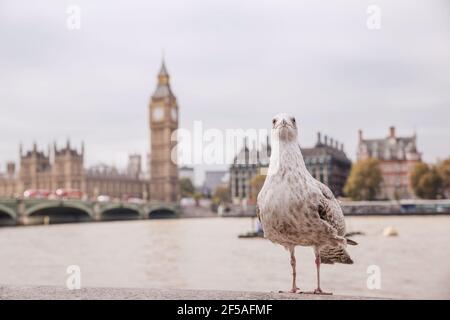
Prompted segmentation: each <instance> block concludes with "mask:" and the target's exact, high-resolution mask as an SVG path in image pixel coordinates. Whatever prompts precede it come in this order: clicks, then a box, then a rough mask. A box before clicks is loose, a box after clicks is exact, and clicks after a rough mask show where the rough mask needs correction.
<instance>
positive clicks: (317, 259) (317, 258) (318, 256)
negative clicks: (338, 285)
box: [314, 249, 332, 294]
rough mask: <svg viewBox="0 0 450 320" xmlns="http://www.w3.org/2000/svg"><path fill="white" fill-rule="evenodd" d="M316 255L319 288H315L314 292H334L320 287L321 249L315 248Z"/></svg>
mask: <svg viewBox="0 0 450 320" xmlns="http://www.w3.org/2000/svg"><path fill="white" fill-rule="evenodd" d="M314 253H315V255H316V261H315V262H316V270H317V289H316V290H314V294H332V293H331V292H323V291H322V289H321V288H320V251H319V250H318V249H317V250H314Z"/></svg>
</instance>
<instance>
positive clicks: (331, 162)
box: [230, 133, 351, 203]
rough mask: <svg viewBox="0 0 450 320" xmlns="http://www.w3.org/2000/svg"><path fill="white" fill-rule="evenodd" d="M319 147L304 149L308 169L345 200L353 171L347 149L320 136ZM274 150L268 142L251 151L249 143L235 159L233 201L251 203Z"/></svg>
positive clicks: (231, 186) (231, 184) (231, 180)
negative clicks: (254, 186)
mask: <svg viewBox="0 0 450 320" xmlns="http://www.w3.org/2000/svg"><path fill="white" fill-rule="evenodd" d="M317 136H318V138H317V142H316V145H315V146H314V147H312V148H302V153H303V159H304V161H305V164H306V168H307V169H308V171H309V172H310V173H311V175H312V176H313V177H314V178H316V179H317V180H319V181H321V182H323V183H325V184H326V185H328V187H329V188H330V189H331V190H332V191H333V193H334V195H335V196H342V194H343V188H344V185H345V182H346V181H347V177H348V175H349V173H350V169H351V161H350V159H349V158H348V157H347V155H346V154H345V152H344V146H343V145H342V144H339V143H338V142H337V141H334V140H333V139H329V138H328V137H327V136H325V137H324V141H322V139H321V134H320V133H318V134H317ZM270 153H271V146H270V143H269V141H268V140H267V142H266V144H264V145H263V146H262V147H261V148H260V149H256V147H255V146H253V148H251V149H250V148H249V147H248V146H247V143H246V142H245V143H244V147H243V148H242V149H241V151H240V152H239V153H238V154H237V156H236V157H235V158H234V161H233V164H232V165H231V167H230V192H231V198H232V199H233V200H234V201H235V202H238V201H240V200H242V199H247V200H250V203H252V202H254V201H255V199H251V195H252V193H253V192H252V186H251V183H250V182H251V180H252V179H253V177H255V176H256V175H258V174H262V175H265V174H266V173H267V168H268V166H269V158H270Z"/></svg>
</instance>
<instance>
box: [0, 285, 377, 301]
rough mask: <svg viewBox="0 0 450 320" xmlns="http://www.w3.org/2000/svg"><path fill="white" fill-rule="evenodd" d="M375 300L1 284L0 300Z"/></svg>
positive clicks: (288, 294) (251, 293) (207, 291)
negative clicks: (76, 288)
mask: <svg viewBox="0 0 450 320" xmlns="http://www.w3.org/2000/svg"><path fill="white" fill-rule="evenodd" d="M22 299H23V300H374V299H379V298H370V297H360V296H342V295H330V296H320V295H313V294H290V293H274V292H250V291H220V290H178V289H147V288H101V287H98V288H84V289H80V290H68V289H66V288H64V287H52V286H20V287H19V286H0V300H22Z"/></svg>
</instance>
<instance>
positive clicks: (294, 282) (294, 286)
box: [279, 247, 298, 293]
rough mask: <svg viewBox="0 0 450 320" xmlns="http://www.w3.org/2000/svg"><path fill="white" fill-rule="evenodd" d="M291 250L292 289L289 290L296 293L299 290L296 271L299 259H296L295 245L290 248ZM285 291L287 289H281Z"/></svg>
mask: <svg viewBox="0 0 450 320" xmlns="http://www.w3.org/2000/svg"><path fill="white" fill-rule="evenodd" d="M289 252H290V253H291V267H292V289H291V290H290V291H287V292H289V293H296V292H297V291H298V288H297V272H296V266H297V261H296V260H295V247H291V248H289ZM285 292H286V291H279V293H285Z"/></svg>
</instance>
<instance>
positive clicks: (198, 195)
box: [193, 192, 203, 207]
mask: <svg viewBox="0 0 450 320" xmlns="http://www.w3.org/2000/svg"><path fill="white" fill-rule="evenodd" d="M193 197H194V200H195V205H196V206H197V207H198V206H199V205H200V199H202V198H203V194H202V193H201V192H194V195H193Z"/></svg>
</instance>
